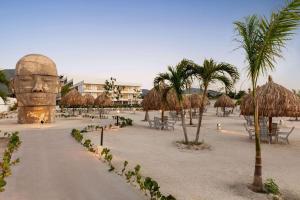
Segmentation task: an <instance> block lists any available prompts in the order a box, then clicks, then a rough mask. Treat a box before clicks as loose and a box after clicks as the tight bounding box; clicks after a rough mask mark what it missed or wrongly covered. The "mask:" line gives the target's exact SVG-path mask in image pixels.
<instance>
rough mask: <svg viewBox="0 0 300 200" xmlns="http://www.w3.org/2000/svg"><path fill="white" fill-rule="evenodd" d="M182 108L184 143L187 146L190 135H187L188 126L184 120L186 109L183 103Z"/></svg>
mask: <svg viewBox="0 0 300 200" xmlns="http://www.w3.org/2000/svg"><path fill="white" fill-rule="evenodd" d="M180 108H181V112H180V115H181V123H182V129H183V134H184V143H185V144H189V139H188V135H187V131H186V125H185V118H184V109H183V106H182V102H180Z"/></svg>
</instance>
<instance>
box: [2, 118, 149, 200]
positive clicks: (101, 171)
mask: <svg viewBox="0 0 300 200" xmlns="http://www.w3.org/2000/svg"><path fill="white" fill-rule="evenodd" d="M72 124H73V125H74V126H75V127H76V125H77V126H78V124H77V123H76V121H75V122H74V121H73V122H72V123H71V122H69V123H67V124H66V123H63V122H61V123H57V124H56V125H55V126H54V127H47V129H43V128H38V127H30V126H26V127H25V126H24V125H23V126H22V125H17V124H15V125H13V124H12V125H11V126H7V127H6V128H8V129H10V128H11V129H14V130H16V129H20V130H22V131H21V133H20V136H21V139H22V142H23V143H22V146H21V148H20V149H19V151H18V152H17V153H16V154H15V155H14V156H15V157H20V158H21V163H19V164H18V165H17V166H15V167H13V175H12V176H10V177H8V178H7V186H6V188H5V192H3V193H0V199H3V200H4V199H6V200H83V199H87V200H94V199H95V200H96V199H97V200H99V199H102V200H118V199H122V200H123V199H130V200H135V199H136V200H140V199H144V196H143V195H142V194H141V193H140V192H139V191H137V190H135V189H134V188H133V187H132V186H130V185H128V184H126V181H124V180H123V179H122V178H121V177H119V176H117V175H115V174H110V173H109V172H108V171H107V169H108V167H107V166H106V165H105V164H104V163H102V162H100V161H99V160H98V159H97V158H95V157H94V156H93V155H92V154H90V153H89V152H87V151H86V150H85V149H84V148H83V147H82V146H80V145H79V144H78V143H76V142H75V140H74V139H73V138H72V137H71V136H70V130H71V126H72ZM75 124H76V125H75ZM79 125H80V123H79ZM2 128H3V127H2Z"/></svg>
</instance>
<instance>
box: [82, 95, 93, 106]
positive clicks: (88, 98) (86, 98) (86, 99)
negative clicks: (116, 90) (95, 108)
mask: <svg viewBox="0 0 300 200" xmlns="http://www.w3.org/2000/svg"><path fill="white" fill-rule="evenodd" d="M83 98H84V104H85V105H86V106H91V105H94V101H95V99H94V97H93V95H91V94H86V95H84V96H83Z"/></svg>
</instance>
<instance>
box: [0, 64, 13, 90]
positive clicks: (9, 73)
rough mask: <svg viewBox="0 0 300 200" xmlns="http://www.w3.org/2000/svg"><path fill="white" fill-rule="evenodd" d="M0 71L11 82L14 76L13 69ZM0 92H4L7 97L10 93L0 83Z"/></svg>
mask: <svg viewBox="0 0 300 200" xmlns="http://www.w3.org/2000/svg"><path fill="white" fill-rule="evenodd" d="M1 71H2V72H3V73H4V75H5V76H6V79H7V80H11V79H12V78H13V77H14V76H15V69H3V70H1ZM0 90H1V91H4V92H6V93H7V94H8V95H11V91H9V89H8V88H7V87H6V86H5V85H3V84H1V83H0Z"/></svg>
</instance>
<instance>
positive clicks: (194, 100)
mask: <svg viewBox="0 0 300 200" xmlns="http://www.w3.org/2000/svg"><path fill="white" fill-rule="evenodd" d="M202 98H203V96H202V95H200V94H192V95H191V96H190V97H189V100H190V106H191V108H199V107H200V106H201V102H202ZM204 101H205V103H204V105H209V104H210V102H209V100H208V98H207V97H205V99H204Z"/></svg>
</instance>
